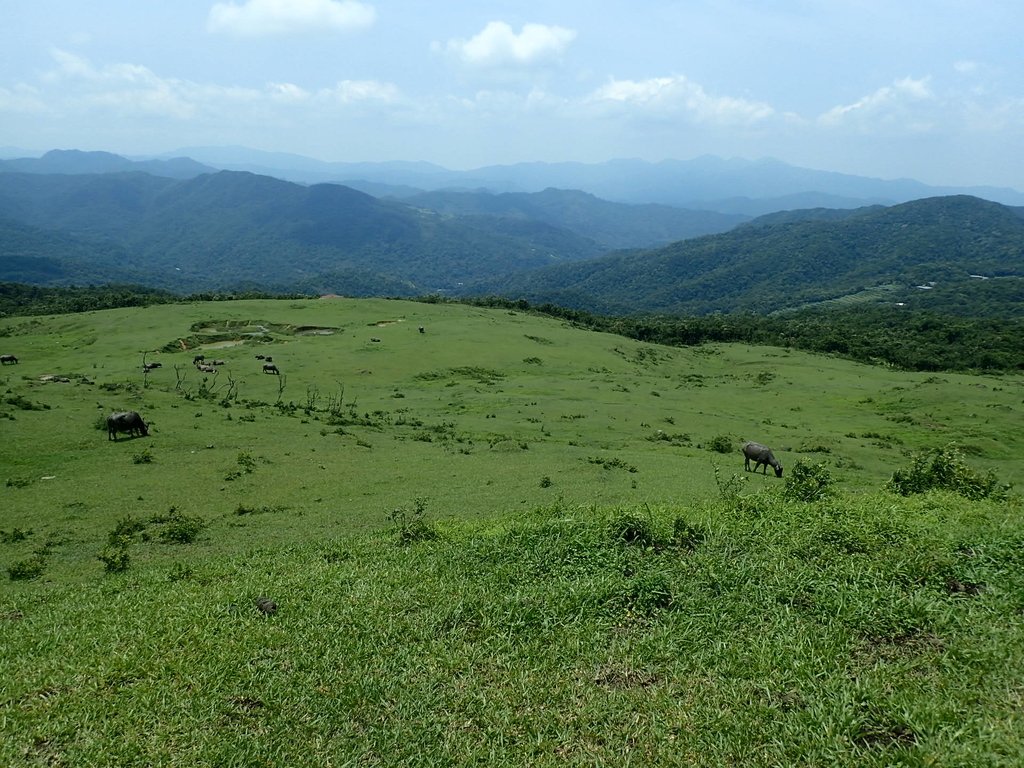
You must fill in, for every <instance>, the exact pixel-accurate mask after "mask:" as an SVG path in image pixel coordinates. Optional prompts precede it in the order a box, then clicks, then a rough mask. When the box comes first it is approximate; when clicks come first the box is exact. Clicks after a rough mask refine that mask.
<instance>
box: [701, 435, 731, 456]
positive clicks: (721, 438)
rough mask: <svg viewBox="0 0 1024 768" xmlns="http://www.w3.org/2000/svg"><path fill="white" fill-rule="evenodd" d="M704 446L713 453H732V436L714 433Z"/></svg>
mask: <svg viewBox="0 0 1024 768" xmlns="http://www.w3.org/2000/svg"><path fill="white" fill-rule="evenodd" d="M704 447H705V448H707V449H708V450H709V451H714V452H715V453H732V438H730V437H729V436H728V435H716V436H715V437H713V438H711V439H710V440H708V441H707V442H706V443H705V444H704Z"/></svg>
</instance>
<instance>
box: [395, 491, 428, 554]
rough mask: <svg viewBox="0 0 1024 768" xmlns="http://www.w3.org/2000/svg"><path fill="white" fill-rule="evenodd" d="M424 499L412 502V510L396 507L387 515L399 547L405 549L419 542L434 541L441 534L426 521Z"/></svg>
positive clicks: (425, 503)
mask: <svg viewBox="0 0 1024 768" xmlns="http://www.w3.org/2000/svg"><path fill="white" fill-rule="evenodd" d="M426 511H427V502H426V499H421V498H420V499H416V500H415V501H413V508H412V510H408V509H406V508H405V507H398V508H396V509H394V510H392V512H391V514H389V515H388V519H389V520H390V521H391V525H392V530H393V531H394V534H395V538H396V540H397V542H398V544H399V545H400V546H403V547H407V546H409V545H411V544H415V543H416V542H420V541H436V540H437V539H440V538H441V534H439V533H438V532H437V529H436V528H434V526H433V525H432V524H431V523H430V522H429V521H427V519H426Z"/></svg>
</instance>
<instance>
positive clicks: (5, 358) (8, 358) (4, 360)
mask: <svg viewBox="0 0 1024 768" xmlns="http://www.w3.org/2000/svg"><path fill="white" fill-rule="evenodd" d="M17 364H18V358H16V357H15V356H14V355H0V365H17Z"/></svg>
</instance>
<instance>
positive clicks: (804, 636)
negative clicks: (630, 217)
mask: <svg viewBox="0 0 1024 768" xmlns="http://www.w3.org/2000/svg"><path fill="white" fill-rule="evenodd" d="M421 329H422V330H421ZM0 353H3V354H14V355H16V356H17V357H18V359H19V362H18V363H17V364H11V365H5V366H4V367H3V368H2V369H0V393H2V399H0V415H2V418H0V467H2V472H0V565H2V566H3V567H4V569H5V570H6V574H7V577H8V578H4V579H3V580H2V581H0V728H2V735H3V738H2V739H0V763H2V764H4V765H125V766H134V765H139V766H143V765H145V766H163V765H166V766H177V765H189V766H207V765H208V766H220V765H280V766H327V765H389V766H390V765H394V766H412V765H423V766H429V765H487V766H494V765H521V766H526V765H529V766H536V765H566V764H569V765H630V764H632V765H673V766H674V765H679V766H692V765H706V766H719V765H730V764H731V765H785V766H790V765H798V766H799V765H806V766H820V765H830V766H851V768H852V767H853V766H856V767H857V768H861V767H862V766H878V767H879V768H881V767H882V766H892V765H922V766H923V765H932V766H967V765H969V766H972V767H973V766H1016V765H1020V764H1021V763H1022V762H1024V740H1022V738H1021V734H1022V733H1024V722H1022V718H1021V706H1020V705H1021V697H1022V692H1024V684H1022V680H1024V621H1022V617H1024V558H1022V554H1021V553H1022V552H1024V527H1022V524H1021V501H1020V498H1019V496H1016V495H1012V494H1011V495H1008V496H1007V495H1005V494H999V495H998V496H997V497H995V498H986V499H981V500H968V499H967V498H964V497H963V496H961V495H957V494H956V493H954V492H951V491H944V490H933V491H931V492H929V493H925V494H921V495H914V496H910V497H903V496H898V495H896V494H894V493H890V492H887V491H883V490H881V489H882V488H883V486H884V485H885V483H886V481H887V480H888V479H889V478H890V477H891V476H892V473H893V472H894V470H897V469H904V468H906V467H907V466H908V464H910V463H911V461H912V457H913V456H914V455H916V454H917V452H918V451H920V450H922V449H931V448H938V447H942V446H947V445H949V444H950V443H956V444H957V445H958V446H959V451H960V454H959V455H961V456H962V457H964V460H965V461H966V462H968V463H969V464H970V466H971V467H972V468H974V469H975V470H977V471H979V472H987V471H989V470H992V471H994V473H995V475H996V476H998V478H999V479H1000V480H1001V481H1007V482H1016V483H1018V484H1019V483H1020V482H1021V480H1022V479H1024V463H1022V460H1021V458H1020V456H1021V455H1022V452H1021V448H1022V446H1021V438H1020V435H1021V433H1022V429H1021V428H1022V426H1024V424H1022V416H1021V413H1022V412H1021V409H1022V407H1024V406H1022V400H1024V388H1022V383H1024V381H1022V379H1021V378H1020V377H971V376H958V375H939V376H935V375H927V374H908V373H902V372H898V371H893V370H888V369H885V368H879V367H869V366H862V365H857V364H854V363H849V362H846V361H842V360H838V359H833V358H826V357H815V356H811V355H807V354H803V353H799V352H794V351H787V350H783V349H774V348H750V347H742V346H732V345H724V346H708V347H698V348H686V349H674V348H665V347H658V346H654V345H650V344H644V343H638V342H634V341H630V340H627V339H623V338H620V337H615V336H611V335H604V334H598V333H593V332H589V331H583V330H580V329H576V328H573V327H570V326H568V325H566V324H563V323H560V322H558V321H554V320H551V319H547V318H541V317H535V316H532V315H526V314H522V313H515V312H508V311H502V310H488V309H477V308H471V307H466V306H458V305H446V304H418V303H410V302H400V301H384V300H359V301H349V300H321V301H313V300H310V301H276V302H275V301H251V302H218V303H205V304H193V305H182V306H161V307H150V308H147V309H132V310H117V311H105V312H96V313H89V314H83V315H69V316H58V317H49V318H32V319H23V318H8V319H4V320H2V321H0ZM197 355H204V356H205V357H206V361H205V362H206V363H209V364H211V365H212V364H213V361H214V360H217V361H219V362H218V364H216V365H214V366H213V368H214V370H215V371H216V372H215V373H204V372H201V371H199V370H198V369H197V367H196V366H195V365H194V363H193V361H194V358H195V357H196V356H197ZM267 357H270V358H272V360H273V364H274V365H275V366H277V369H278V371H279V374H276V375H275V374H270V373H264V372H263V365H264V364H265V360H266V358H267ZM144 360H145V362H147V363H154V362H159V363H160V364H161V365H160V366H159V367H157V368H154V369H152V370H150V371H148V372H144V371H143V361H144ZM128 409H131V410H136V411H138V412H140V413H141V414H142V416H143V418H144V419H145V420H146V421H147V423H148V424H149V435H148V436H146V437H127V436H124V435H121V436H119V439H117V440H116V441H115V440H109V439H108V435H107V431H106V426H105V423H104V417H105V416H106V415H107V414H108V413H110V412H111V411H115V410H128ZM744 439H754V440H759V441H761V442H765V443H767V444H769V445H771V446H772V447H773V448H774V449H775V455H776V456H777V457H778V458H779V459H780V460H781V461H782V463H783V465H784V467H785V468H786V471H785V476H784V478H783V479H778V478H776V477H774V476H773V474H772V473H771V472H769V473H768V474H767V476H763V475H760V474H758V475H754V474H750V473H745V472H744V471H743V457H742V454H741V453H740V450H739V448H740V445H741V442H742V440H744ZM716 449H721V450H716ZM795 467H812V468H817V469H816V471H818V470H820V472H822V473H825V474H817V475H812V476H811V480H813V479H814V478H822V477H824V478H826V479H828V478H830V479H828V482H827V483H823V487H822V489H821V490H822V491H823V493H822V494H821V495H820V497H818V496H815V497H814V499H815V500H813V501H807V500H806V498H804V497H801V496H800V494H798V493H797V494H795V493H793V492H792V490H793V489H794V488H796V489H798V490H799V488H800V486H799V485H798V483H797V482H796V480H797V478H798V476H799V473H798V472H797V473H795V472H793V469H794V468H795ZM806 477H807V476H805V478H806ZM812 490H813V489H812ZM261 598H265V599H261Z"/></svg>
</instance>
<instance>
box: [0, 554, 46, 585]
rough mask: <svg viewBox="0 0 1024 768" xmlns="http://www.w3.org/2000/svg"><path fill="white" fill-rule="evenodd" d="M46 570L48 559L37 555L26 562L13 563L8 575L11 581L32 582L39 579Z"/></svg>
mask: <svg viewBox="0 0 1024 768" xmlns="http://www.w3.org/2000/svg"><path fill="white" fill-rule="evenodd" d="M44 570H46V557H45V556H44V555H42V554H39V553H36V554H34V555H32V557H29V558H26V559H25V560H19V561H18V562H16V563H12V564H11V565H10V566H8V568H7V575H8V576H9V577H10V579H11V581H31V580H32V579H38V578H39V577H40V576H42V575H43V571H44Z"/></svg>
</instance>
